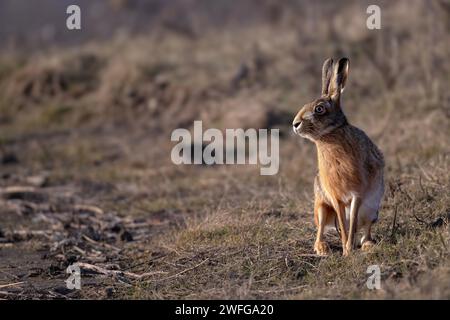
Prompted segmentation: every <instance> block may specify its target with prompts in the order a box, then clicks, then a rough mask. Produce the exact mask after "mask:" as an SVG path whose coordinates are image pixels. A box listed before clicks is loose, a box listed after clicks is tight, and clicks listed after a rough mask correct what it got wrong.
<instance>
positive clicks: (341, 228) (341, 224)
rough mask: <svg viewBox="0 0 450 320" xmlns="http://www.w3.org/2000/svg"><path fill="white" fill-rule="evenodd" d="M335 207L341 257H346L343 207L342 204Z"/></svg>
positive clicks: (338, 203)
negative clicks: (340, 243)
mask: <svg viewBox="0 0 450 320" xmlns="http://www.w3.org/2000/svg"><path fill="white" fill-rule="evenodd" d="M335 207H336V215H337V220H338V223H339V231H340V234H341V242H342V255H343V256H347V255H348V250H347V228H346V223H345V205H344V203H342V202H337V205H336V206H335Z"/></svg>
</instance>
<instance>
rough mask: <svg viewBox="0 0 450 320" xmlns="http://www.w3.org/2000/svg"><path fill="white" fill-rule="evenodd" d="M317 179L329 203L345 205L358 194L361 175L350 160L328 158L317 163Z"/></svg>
mask: <svg viewBox="0 0 450 320" xmlns="http://www.w3.org/2000/svg"><path fill="white" fill-rule="evenodd" d="M319 177H320V183H321V185H322V186H323V191H324V193H325V195H326V197H327V198H328V199H329V200H330V202H332V203H333V202H334V201H339V202H343V203H347V202H349V201H350V200H351V198H352V195H354V194H358V193H359V191H360V190H359V187H360V185H361V178H360V177H361V175H360V174H359V172H358V164H356V163H353V161H352V159H345V158H340V159H339V158H332V157H330V158H328V159H323V161H319Z"/></svg>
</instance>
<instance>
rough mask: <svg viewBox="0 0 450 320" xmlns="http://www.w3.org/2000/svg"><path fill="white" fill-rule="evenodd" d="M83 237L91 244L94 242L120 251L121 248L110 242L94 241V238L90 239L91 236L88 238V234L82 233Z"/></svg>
mask: <svg viewBox="0 0 450 320" xmlns="http://www.w3.org/2000/svg"><path fill="white" fill-rule="evenodd" d="M83 238H84V239H85V240H87V241H88V242H90V243H92V244H95V245H98V246H101V247H106V248H108V249H112V250H115V251H117V252H118V251H121V249H119V248H117V247H115V246H113V245H110V244H108V243H105V242H98V241H95V240H94V239H91V238H89V237H88V236H86V235H84V234H83Z"/></svg>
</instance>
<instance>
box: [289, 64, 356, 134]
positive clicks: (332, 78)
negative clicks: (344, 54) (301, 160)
mask: <svg viewBox="0 0 450 320" xmlns="http://www.w3.org/2000/svg"><path fill="white" fill-rule="evenodd" d="M348 67H349V60H348V59H347V58H342V59H340V60H339V61H338V62H337V63H333V60H332V59H327V60H326V61H325V62H324V64H323V68H322V96H321V97H320V98H319V99H316V100H314V101H312V102H310V103H308V104H306V105H304V106H303V107H302V108H301V109H300V111H299V112H298V113H297V115H296V116H295V118H294V121H293V122H292V126H293V129H294V132H295V133H296V134H298V135H300V136H301V137H304V138H308V139H310V140H313V141H314V140H318V139H320V138H321V137H323V136H324V135H326V134H328V133H330V132H332V131H333V130H334V129H336V128H339V127H341V126H343V125H345V124H347V119H346V118H345V115H344V113H343V112H342V109H341V101H340V100H341V93H342V92H343V91H344V88H345V83H346V82H347V76H348Z"/></svg>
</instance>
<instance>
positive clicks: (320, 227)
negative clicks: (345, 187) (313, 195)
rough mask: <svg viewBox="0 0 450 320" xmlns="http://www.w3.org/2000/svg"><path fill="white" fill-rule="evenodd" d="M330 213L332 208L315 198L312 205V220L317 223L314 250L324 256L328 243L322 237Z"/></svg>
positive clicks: (326, 252)
mask: <svg viewBox="0 0 450 320" xmlns="http://www.w3.org/2000/svg"><path fill="white" fill-rule="evenodd" d="M332 214H333V210H332V208H330V207H329V206H327V205H326V204H324V203H322V202H320V201H318V200H317V199H316V203H315V206H314V216H315V217H314V218H315V219H314V220H315V222H316V225H317V236H316V242H315V243H314V251H315V252H316V254H318V255H321V256H325V255H327V254H328V245H327V243H326V242H325V241H324V239H323V238H324V237H323V234H324V231H325V225H326V223H327V221H328V220H329V219H330V218H331V216H332Z"/></svg>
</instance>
